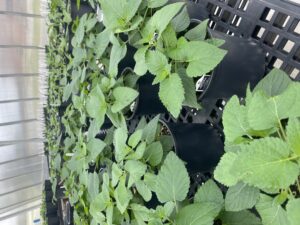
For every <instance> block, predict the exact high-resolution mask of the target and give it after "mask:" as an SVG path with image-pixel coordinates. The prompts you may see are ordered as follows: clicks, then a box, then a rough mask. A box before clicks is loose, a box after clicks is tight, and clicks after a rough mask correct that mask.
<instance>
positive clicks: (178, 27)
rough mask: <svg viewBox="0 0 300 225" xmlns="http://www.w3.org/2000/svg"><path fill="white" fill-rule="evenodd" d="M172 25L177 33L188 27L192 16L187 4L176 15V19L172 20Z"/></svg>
mask: <svg viewBox="0 0 300 225" xmlns="http://www.w3.org/2000/svg"><path fill="white" fill-rule="evenodd" d="M172 25H173V28H174V30H175V31H176V32H177V33H179V32H181V31H184V30H185V29H186V28H188V26H189V25H190V17H189V13H188V11H187V8H186V6H185V7H183V9H182V10H181V12H180V13H179V14H178V15H176V16H175V17H174V19H173V20H172Z"/></svg>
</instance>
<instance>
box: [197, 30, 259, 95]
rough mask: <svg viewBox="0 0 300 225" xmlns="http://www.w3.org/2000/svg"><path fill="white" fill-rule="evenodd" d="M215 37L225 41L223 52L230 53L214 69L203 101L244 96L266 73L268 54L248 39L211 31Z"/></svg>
mask: <svg viewBox="0 0 300 225" xmlns="http://www.w3.org/2000/svg"><path fill="white" fill-rule="evenodd" d="M209 32H210V34H211V36H212V37H213V38H220V39H224V40H225V44H223V45H222V46H221V48H222V49H225V50H227V51H228V52H227V54H226V56H225V57H224V59H223V60H222V62H221V63H220V64H219V65H218V66H217V67H216V68H215V69H214V71H213V74H212V81H211V82H210V85H209V86H208V88H207V90H206V91H205V93H204V95H203V99H217V98H230V97H231V96H232V95H238V96H241V97H243V96H245V90H246V88H247V85H248V84H249V83H250V85H251V87H253V86H255V85H256V84H257V83H258V82H259V81H260V80H261V79H262V77H263V76H264V73H265V53H264V51H263V50H262V49H261V48H260V47H259V46H258V45H256V44H255V43H254V42H251V41H249V40H246V39H242V38H238V37H233V36H229V35H226V34H222V33H220V32H217V31H213V30H210V31H209Z"/></svg>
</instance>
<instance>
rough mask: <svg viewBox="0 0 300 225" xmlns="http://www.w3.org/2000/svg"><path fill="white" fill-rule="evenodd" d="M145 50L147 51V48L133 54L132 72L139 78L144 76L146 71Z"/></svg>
mask: <svg viewBox="0 0 300 225" xmlns="http://www.w3.org/2000/svg"><path fill="white" fill-rule="evenodd" d="M147 50H148V47H147V46H145V47H141V48H139V49H138V50H137V51H136V53H135V54H134V60H135V67H134V72H135V73H136V74H137V75H139V76H142V75H144V74H146V73H147V70H148V67H147V64H146V52H147Z"/></svg>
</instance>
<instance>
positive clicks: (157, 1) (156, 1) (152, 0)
mask: <svg viewBox="0 0 300 225" xmlns="http://www.w3.org/2000/svg"><path fill="white" fill-rule="evenodd" d="M147 2H148V7H149V8H158V7H161V6H164V5H165V4H166V3H167V2H168V0H147Z"/></svg>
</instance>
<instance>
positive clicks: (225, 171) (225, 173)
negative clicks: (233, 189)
mask: <svg viewBox="0 0 300 225" xmlns="http://www.w3.org/2000/svg"><path fill="white" fill-rule="evenodd" d="M237 157H238V155H237V154H236V153H234V152H227V153H225V154H224V155H223V156H222V158H221V161H220V162H219V164H218V165H217V167H216V169H215V171H214V177H215V179H216V180H217V181H219V182H220V183H222V184H223V185H225V186H233V185H235V184H236V183H237V182H238V180H237V178H236V177H235V176H233V175H232V173H231V168H232V164H233V162H234V160H235V159H236V158H237Z"/></svg>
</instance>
